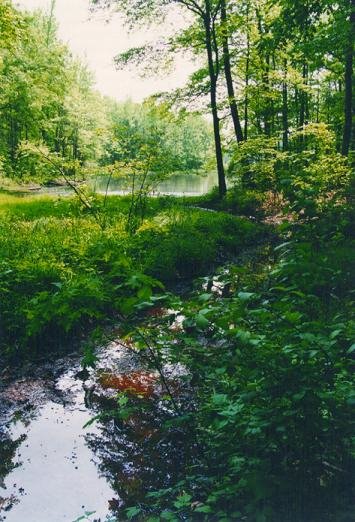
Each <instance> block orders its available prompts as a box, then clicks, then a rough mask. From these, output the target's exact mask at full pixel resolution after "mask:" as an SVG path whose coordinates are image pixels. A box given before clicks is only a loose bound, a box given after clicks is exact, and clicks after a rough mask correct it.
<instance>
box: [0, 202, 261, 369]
mask: <svg viewBox="0 0 355 522" xmlns="http://www.w3.org/2000/svg"><path fill="white" fill-rule="evenodd" d="M103 202H104V199H103V198H97V199H96V200H95V201H94V204H95V205H96V206H97V208H98V209H100V208H101V212H102V206H103ZM128 206H129V198H128V197H126V196H124V197H122V196H121V197H120V196H113V197H109V198H108V199H107V201H106V204H105V209H104V212H105V215H106V223H107V225H106V227H105V228H104V229H102V228H101V227H100V226H99V224H98V223H97V222H96V221H95V219H94V217H93V216H92V215H91V214H89V213H87V212H85V210H83V209H82V208H81V207H80V205H79V204H78V202H77V200H76V199H75V198H70V197H66V198H58V197H57V198H54V197H48V196H38V195H36V196H28V197H19V196H13V195H8V194H0V218H1V221H0V291H1V293H2V299H1V302H0V334H1V336H0V355H1V354H2V355H3V356H5V357H6V358H7V359H9V360H10V359H11V360H13V361H14V362H19V361H21V360H22V359H24V358H27V357H34V356H38V355H39V356H46V354H47V352H50V351H53V350H54V351H56V350H60V349H65V348H66V347H68V346H73V344H75V343H78V342H79V341H82V340H84V339H85V338H86V337H87V334H88V332H90V331H91V330H93V329H94V328H95V327H96V326H97V325H98V324H105V323H106V322H107V321H116V320H117V314H118V310H119V307H120V302H121V301H122V299H123V298H125V297H127V294H129V292H130V290H127V287H126V286H125V284H126V282H127V281H128V280H130V278H131V277H132V274H143V275H144V274H146V275H147V276H153V277H154V278H156V279H158V280H160V281H162V282H163V283H167V284H169V285H174V284H175V283H176V282H177V281H178V280H181V279H187V280H189V279H191V278H193V277H196V276H200V275H203V274H205V273H207V272H208V271H209V270H211V269H212V268H214V267H215V266H216V264H218V263H219V262H222V261H223V260H224V259H226V258H228V257H230V256H233V255H235V254H237V253H238V252H240V251H241V250H242V249H243V248H245V247H247V246H249V245H252V244H254V243H255V241H257V240H259V239H260V238H261V237H262V236H263V235H264V234H265V233H266V228H265V227H263V226H261V225H258V224H256V223H254V222H252V221H249V220H248V219H246V218H238V217H235V216H232V215H228V214H226V213H217V212H206V211H204V210H201V209H196V208H189V207H186V206H184V204H183V203H181V202H179V201H178V202H177V201H176V199H175V198H152V199H151V200H150V201H149V207H148V212H147V218H146V219H145V220H144V223H143V225H142V226H141V228H140V229H139V230H138V232H137V233H136V234H135V235H133V236H131V235H129V234H128V233H127V232H126V231H125V220H126V214H127V210H128ZM139 277H140V279H139V280H140V281H142V285H143V286H144V285H146V280H145V279H144V276H142V277H141V276H139Z"/></svg>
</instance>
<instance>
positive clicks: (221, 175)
mask: <svg viewBox="0 0 355 522" xmlns="http://www.w3.org/2000/svg"><path fill="white" fill-rule="evenodd" d="M205 5H206V14H205V16H204V26H205V39H206V51H207V60H208V72H209V77H210V99H211V112H212V119H213V131H214V141H215V149H216V161H217V172H218V188H219V195H220V196H221V197H223V196H224V195H225V194H226V192H227V185H226V176H225V172H224V165H223V153H222V143H221V133H220V128H219V117H218V107H217V78H218V70H215V63H214V59H213V49H212V30H211V14H210V2H209V0H206V2H205Z"/></svg>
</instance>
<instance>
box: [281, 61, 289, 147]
mask: <svg viewBox="0 0 355 522" xmlns="http://www.w3.org/2000/svg"><path fill="white" fill-rule="evenodd" d="M282 131H283V133H282V136H283V140H282V146H283V150H287V149H288V92H287V60H284V77H283V82H282Z"/></svg>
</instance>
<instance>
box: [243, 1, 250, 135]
mask: <svg viewBox="0 0 355 522" xmlns="http://www.w3.org/2000/svg"><path fill="white" fill-rule="evenodd" d="M247 24H248V27H247V56H246V62H245V99H244V139H245V140H247V139H248V123H249V122H248V118H249V114H248V108H249V93H248V88H249V65H250V36H249V4H248V8H247Z"/></svg>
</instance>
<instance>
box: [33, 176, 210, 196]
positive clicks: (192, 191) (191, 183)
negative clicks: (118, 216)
mask: <svg viewBox="0 0 355 522" xmlns="http://www.w3.org/2000/svg"><path fill="white" fill-rule="evenodd" d="M108 181H109V180H108V177H107V176H97V177H95V178H91V179H90V180H88V181H87V185H88V186H89V188H91V189H92V190H93V191H94V192H97V193H99V194H104V193H105V192H106V188H107V183H108ZM215 185H217V175H216V173H215V172H210V173H208V174H205V175H197V174H174V175H173V176H171V177H170V178H169V179H167V180H166V181H164V182H162V183H160V185H159V186H158V187H157V190H156V191H155V194H164V195H172V196H200V195H202V194H206V193H207V192H209V191H210V190H211V189H212V188H213V187H214V186H215ZM71 192H72V189H71V188H70V187H63V186H58V187H57V186H56V187H42V188H41V189H40V190H39V191H38V193H40V194H58V195H65V194H70V193H71ZM127 192H128V190H127V186H125V182H124V181H123V180H122V179H117V178H112V179H111V180H110V182H109V186H108V194H110V195H115V194H116V195H122V194H126V193H127Z"/></svg>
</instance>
